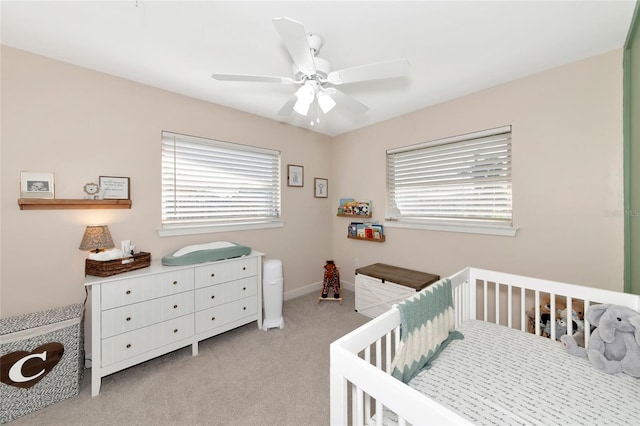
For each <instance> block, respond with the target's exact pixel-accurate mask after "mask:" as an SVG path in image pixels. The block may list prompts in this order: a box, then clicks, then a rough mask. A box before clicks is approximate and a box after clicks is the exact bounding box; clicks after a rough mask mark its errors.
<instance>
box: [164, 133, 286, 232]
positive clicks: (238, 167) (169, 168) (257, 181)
mask: <svg viewBox="0 0 640 426" xmlns="http://www.w3.org/2000/svg"><path fill="white" fill-rule="evenodd" d="M275 226H282V222H281V220H280V152H279V151H274V150H270V149H263V148H256V147H251V146H245V145H239V144H234V143H228V142H220V141H216V140H211V139H204V138H198V137H194V136H186V135H181V134H177V133H170V132H162V229H161V230H160V231H159V233H160V235H161V236H168V235H180V234H189V233H201V232H217V231H230V230H244V229H255V228H267V227H275Z"/></svg>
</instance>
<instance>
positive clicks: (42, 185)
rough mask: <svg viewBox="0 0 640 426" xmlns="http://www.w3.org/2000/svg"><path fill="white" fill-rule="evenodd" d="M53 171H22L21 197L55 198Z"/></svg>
mask: <svg viewBox="0 0 640 426" xmlns="http://www.w3.org/2000/svg"><path fill="white" fill-rule="evenodd" d="M54 193H55V185H54V181H53V173H43V172H20V198H54Z"/></svg>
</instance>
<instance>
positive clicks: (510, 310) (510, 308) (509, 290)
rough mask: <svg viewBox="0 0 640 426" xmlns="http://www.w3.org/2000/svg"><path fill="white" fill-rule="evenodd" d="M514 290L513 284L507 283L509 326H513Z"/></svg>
mask: <svg viewBox="0 0 640 426" xmlns="http://www.w3.org/2000/svg"><path fill="white" fill-rule="evenodd" d="M512 298H513V290H512V288H511V284H507V326H508V327H509V328H513V318H512V316H513V300H512Z"/></svg>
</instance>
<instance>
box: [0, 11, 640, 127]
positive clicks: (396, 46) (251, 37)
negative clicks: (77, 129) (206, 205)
mask: <svg viewBox="0 0 640 426" xmlns="http://www.w3.org/2000/svg"><path fill="white" fill-rule="evenodd" d="M0 6H1V9H0V14H1V18H2V33H1V36H2V44H5V45H8V46H12V47H15V48H18V49H23V50H26V51H30V52H34V53H37V54H40V55H44V56H48V57H52V58H55V59H59V60H62V61H65V62H70V63H73V64H76V65H80V66H83V67H86V68H90V69H94V70H98V71H101V72H105V73H108V74H112V75H115V76H119V77H123V78H126V79H129V80H133V81H137V82H140V83H144V84H147V85H150V86H154V87H158V88H161V89H165V90H169V91H172V92H176V93H181V94H184V95H187V96H190V97H193V98H198V99H202V100H205V101H209V102H213V103H216V104H219V105H225V106H228V107H231V108H235V109H238V110H242V111H247V112H250V113H253V114H257V115H259V116H263V117H267V118H270V119H274V120H279V121H285V122H287V123H290V124H292V125H295V126H300V127H306V128H310V129H312V130H313V131H317V132H320V133H323V134H327V135H338V134H341V133H344V132H348V131H351V130H354V129H357V128H361V127H364V126H367V125H370V124H373V123H376V122H380V121H383V120H386V119H389V118H393V117H396V116H399V115H403V114H406V113H409V112H411V111H415V110H418V109H421V108H424V107H427V106H430V105H434V104H437V103H440V102H443V101H447V100H449V99H453V98H456V97H459V96H463V95H465V94H468V93H473V92H476V91H479V90H482V89H485V88H488V87H492V86H495V85H498V84H501V83H504V82H507V81H511V80H514V79H517V78H521V77H524V76H526V75H530V74H534V73H536V72H539V71H542V70H545V69H549V68H553V67H556V66H559V65H562V64H565V63H569V62H573V61H576V60H579V59H583V58H586V57H589V56H593V55H596V54H599V53H603V52H606V51H609V50H612V49H615V48H619V47H622V46H623V45H624V41H625V39H626V36H627V32H628V29H629V25H630V22H631V18H632V15H633V10H634V7H635V0H621V1H615V0H604V1H585V0H573V1H557V0H556V1H553V0H552V1H541V0H537V1H452V0H450V1H406V2H405V1H339V2H338V1H335V2H331V1H312V2H305V1H286V2H273V1H258V2H246V1H194V2H186V1H144V0H138V1H135V0H131V1H104V2H95V1H91V2H90V1H72V2H59V1H46V2H32V1H2V2H1V3H0ZM282 16H287V17H289V18H292V19H295V20H298V21H300V22H302V23H303V24H304V26H305V29H306V30H307V31H308V32H313V33H317V34H319V35H320V36H321V37H322V38H323V39H324V46H323V47H322V49H321V51H320V55H319V56H320V57H322V58H324V59H326V60H328V61H329V62H330V63H331V64H332V67H333V69H343V68H348V67H352V66H357V65H363V64H368V63H372V62H381V61H386V60H391V59H396V58H402V57H405V58H407V59H408V61H409V62H410V64H411V71H410V75H409V76H408V77H406V78H396V79H391V80H378V81H373V82H366V83H364V82H363V83H357V84H351V85H345V86H341V90H342V91H343V92H345V93H347V94H348V95H350V96H352V97H353V98H355V99H357V100H359V101H360V102H362V103H364V104H366V105H367V106H369V111H368V112H367V113H365V114H364V115H360V116H358V115H354V114H352V113H350V112H349V111H346V110H344V109H341V108H340V107H339V106H338V107H336V108H334V109H333V110H332V111H330V112H329V113H328V114H327V115H326V116H322V117H321V122H320V124H318V125H315V126H314V127H310V126H309V119H307V118H304V119H303V117H301V116H298V115H297V114H295V113H293V114H292V115H291V116H289V117H284V118H283V117H278V116H276V114H277V113H278V111H279V110H280V108H281V107H282V106H283V105H284V104H285V103H286V102H287V101H288V100H289V98H290V97H291V96H292V95H293V93H294V91H295V89H296V87H297V86H291V85H280V84H272V83H253V82H251V83H249V82H228V81H226V82H225V81H216V80H213V79H212V78H211V77H210V76H211V73H212V72H219V73H240V74H259V75H274V76H286V77H290V76H291V72H292V71H291V59H290V57H289V56H288V53H287V51H286V50H285V47H284V45H283V44H282V42H281V39H280V37H279V35H278V33H277V31H276V29H275V27H274V26H273V24H272V22H271V20H272V18H275V17H282Z"/></svg>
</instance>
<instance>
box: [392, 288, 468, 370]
mask: <svg viewBox="0 0 640 426" xmlns="http://www.w3.org/2000/svg"><path fill="white" fill-rule="evenodd" d="M395 306H396V307H397V308H398V310H399V311H400V319H401V327H400V337H401V339H400V346H399V348H398V352H397V353H396V356H395V358H394V359H393V363H392V369H393V371H392V376H393V377H395V378H396V379H399V380H402V381H403V382H404V383H407V382H409V380H411V379H412V378H413V377H414V376H415V375H416V374H418V372H419V371H421V370H423V369H426V368H430V367H431V361H432V360H433V359H435V358H436V357H437V356H438V355H439V354H440V352H441V351H442V349H444V348H445V347H446V346H447V345H448V344H449V342H450V341H451V340H454V339H462V338H463V336H462V334H461V333H460V332H458V331H455V330H454V325H455V322H454V309H453V294H452V292H451V281H450V280H449V279H443V280H440V281H438V282H437V283H435V284H433V285H431V286H429V287H427V288H425V289H424V290H421V291H419V292H418V293H416V294H415V295H414V296H411V297H409V298H408V299H406V300H404V301H402V302H400V303H399V304H397V305H395Z"/></svg>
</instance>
